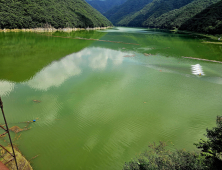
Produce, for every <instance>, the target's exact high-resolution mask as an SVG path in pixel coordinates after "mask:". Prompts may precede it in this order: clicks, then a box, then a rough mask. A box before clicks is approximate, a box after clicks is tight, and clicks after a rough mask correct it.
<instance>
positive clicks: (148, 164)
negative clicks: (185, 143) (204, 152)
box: [123, 142, 206, 170]
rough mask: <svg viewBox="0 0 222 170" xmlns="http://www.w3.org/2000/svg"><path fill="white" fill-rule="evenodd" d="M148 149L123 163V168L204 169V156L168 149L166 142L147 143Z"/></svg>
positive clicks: (148, 169) (131, 169)
mask: <svg viewBox="0 0 222 170" xmlns="http://www.w3.org/2000/svg"><path fill="white" fill-rule="evenodd" d="M149 148H150V149H149V150H148V151H146V152H144V153H142V154H140V156H139V157H138V158H137V159H134V160H132V161H130V162H129V163H126V164H125V165H124V168H123V169H124V170H189V169H195V170H204V169H206V166H205V164H204V156H201V155H200V154H198V153H195V152H188V151H185V150H176V151H169V150H167V149H166V143H164V142H160V144H159V145H156V144H155V143H154V144H153V145H149Z"/></svg>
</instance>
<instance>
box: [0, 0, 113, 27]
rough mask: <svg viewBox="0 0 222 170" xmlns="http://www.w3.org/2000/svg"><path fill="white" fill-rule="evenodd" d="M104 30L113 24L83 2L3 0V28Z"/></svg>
mask: <svg viewBox="0 0 222 170" xmlns="http://www.w3.org/2000/svg"><path fill="white" fill-rule="evenodd" d="M46 23H48V24H50V25H51V26H53V27H55V28H63V27H67V26H70V27H81V28H86V27H103V26H110V25H112V23H111V22H110V21H109V20H108V19H107V18H106V17H104V16H103V15H102V14H101V13H99V12H98V11H97V10H96V9H94V8H92V7H91V6H90V5H89V4H88V3H86V2H85V1H84V0H31V1H30V0H19V1H18V0H16V1H15V0H0V28H2V29H3V28H36V27H42V26H43V25H44V24H46Z"/></svg>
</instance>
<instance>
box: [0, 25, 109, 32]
mask: <svg viewBox="0 0 222 170" xmlns="http://www.w3.org/2000/svg"><path fill="white" fill-rule="evenodd" d="M109 28H113V26H108V27H94V28H89V27H88V28H58V29H56V28H53V27H50V28H24V29H17V28H15V29H5V28H4V29H0V32H56V31H59V32H72V31H83V30H85V31H90V30H105V29H109Z"/></svg>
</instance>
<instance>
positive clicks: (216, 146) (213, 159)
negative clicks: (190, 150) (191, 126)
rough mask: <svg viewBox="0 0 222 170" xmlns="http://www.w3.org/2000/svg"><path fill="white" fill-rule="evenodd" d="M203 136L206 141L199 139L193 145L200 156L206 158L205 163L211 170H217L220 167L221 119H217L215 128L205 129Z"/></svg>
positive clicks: (221, 160) (221, 158) (221, 145)
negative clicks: (200, 153) (197, 149)
mask: <svg viewBox="0 0 222 170" xmlns="http://www.w3.org/2000/svg"><path fill="white" fill-rule="evenodd" d="M205 136H206V137H207V140H203V139H201V140H200V142H199V143H196V144H195V145H196V146H197V148H199V149H201V151H202V155H205V156H206V163H207V164H209V166H210V167H211V169H218V170H219V169H221V167H222V117H219V116H218V117H217V127H214V128H213V129H212V130H209V129H207V134H206V135H205Z"/></svg>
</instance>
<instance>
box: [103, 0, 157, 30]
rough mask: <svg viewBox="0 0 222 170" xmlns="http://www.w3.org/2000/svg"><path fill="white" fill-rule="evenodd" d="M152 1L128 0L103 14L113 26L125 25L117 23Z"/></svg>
mask: <svg viewBox="0 0 222 170" xmlns="http://www.w3.org/2000/svg"><path fill="white" fill-rule="evenodd" d="M152 1H153V0H128V1H126V2H125V3H124V4H122V5H120V6H117V7H114V8H112V9H111V10H109V11H107V12H106V13H104V15H105V16H106V17H107V18H108V19H109V20H110V21H111V22H112V23H113V24H114V25H125V26H127V24H125V23H124V24H118V22H119V21H121V20H122V19H124V18H126V17H128V16H129V15H132V14H134V13H135V12H137V11H139V10H141V9H142V8H143V7H144V6H145V5H147V4H149V3H150V2H152Z"/></svg>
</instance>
